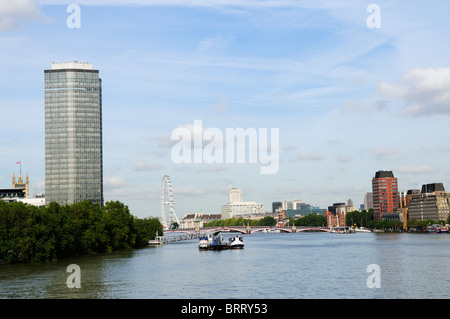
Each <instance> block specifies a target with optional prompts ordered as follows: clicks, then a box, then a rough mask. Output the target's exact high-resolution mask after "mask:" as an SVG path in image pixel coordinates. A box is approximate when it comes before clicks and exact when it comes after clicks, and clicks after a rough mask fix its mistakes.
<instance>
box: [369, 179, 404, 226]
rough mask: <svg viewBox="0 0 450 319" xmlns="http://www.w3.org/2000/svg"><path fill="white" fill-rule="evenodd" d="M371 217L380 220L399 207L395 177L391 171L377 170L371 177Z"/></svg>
mask: <svg viewBox="0 0 450 319" xmlns="http://www.w3.org/2000/svg"><path fill="white" fill-rule="evenodd" d="M372 196H373V218H374V220H382V218H383V215H384V214H390V213H394V212H396V211H397V209H399V208H400V200H399V193H398V184H397V178H396V177H394V174H393V173H392V171H378V172H376V173H375V177H374V178H372Z"/></svg>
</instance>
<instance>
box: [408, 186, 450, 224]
mask: <svg viewBox="0 0 450 319" xmlns="http://www.w3.org/2000/svg"><path fill="white" fill-rule="evenodd" d="M407 208H408V219H409V220H427V219H431V220H433V221H436V222H437V221H441V220H443V221H446V220H447V218H448V214H449V212H450V193H447V192H446V191H445V189H444V185H443V184H442V183H432V184H425V185H423V186H422V190H421V192H420V193H418V192H415V194H414V196H412V197H411V198H410V199H409V202H408V206H407Z"/></svg>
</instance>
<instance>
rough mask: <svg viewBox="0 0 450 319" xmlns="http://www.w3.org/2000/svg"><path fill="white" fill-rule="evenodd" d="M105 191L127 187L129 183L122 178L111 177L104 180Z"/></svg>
mask: <svg viewBox="0 0 450 319" xmlns="http://www.w3.org/2000/svg"><path fill="white" fill-rule="evenodd" d="M103 184H104V187H105V189H114V188H120V187H123V186H125V185H127V184H128V183H127V181H126V180H125V179H124V178H123V177H120V176H110V177H107V178H105V179H104V181H103Z"/></svg>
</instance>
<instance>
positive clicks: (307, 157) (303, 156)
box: [297, 153, 324, 161]
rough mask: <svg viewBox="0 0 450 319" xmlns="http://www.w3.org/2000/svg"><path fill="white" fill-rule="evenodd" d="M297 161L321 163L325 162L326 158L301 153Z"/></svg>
mask: <svg viewBox="0 0 450 319" xmlns="http://www.w3.org/2000/svg"><path fill="white" fill-rule="evenodd" d="M297 159H299V160H301V161H321V160H324V157H323V156H321V155H319V154H313V153H299V154H298V155H297Z"/></svg>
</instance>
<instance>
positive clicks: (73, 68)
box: [44, 60, 103, 206]
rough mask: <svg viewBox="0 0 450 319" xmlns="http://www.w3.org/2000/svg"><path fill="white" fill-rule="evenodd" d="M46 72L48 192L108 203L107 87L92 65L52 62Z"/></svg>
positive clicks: (61, 198) (54, 197) (68, 200)
mask: <svg viewBox="0 0 450 319" xmlns="http://www.w3.org/2000/svg"><path fill="white" fill-rule="evenodd" d="M44 75H45V197H46V202H47V203H50V202H57V203H59V204H61V205H65V204H73V203H76V202H80V201H84V200H91V201H92V202H94V203H99V204H100V205H101V206H103V149H102V86H101V79H100V78H99V71H98V70H94V69H93V66H92V64H90V63H84V62H78V61H77V60H75V61H74V62H68V63H52V65H51V69H50V70H44Z"/></svg>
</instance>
